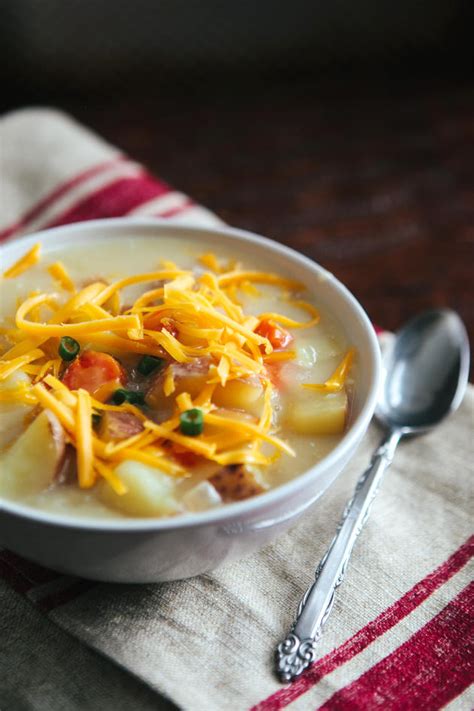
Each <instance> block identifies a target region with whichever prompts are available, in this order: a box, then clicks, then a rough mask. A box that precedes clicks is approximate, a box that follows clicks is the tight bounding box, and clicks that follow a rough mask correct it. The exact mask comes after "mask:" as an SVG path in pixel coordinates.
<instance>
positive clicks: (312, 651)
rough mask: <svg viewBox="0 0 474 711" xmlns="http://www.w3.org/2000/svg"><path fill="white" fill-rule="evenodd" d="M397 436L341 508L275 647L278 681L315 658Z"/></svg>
mask: <svg viewBox="0 0 474 711" xmlns="http://www.w3.org/2000/svg"><path fill="white" fill-rule="evenodd" d="M400 437H401V432H400V431H398V430H395V431H391V432H390V433H389V434H388V435H386V436H385V437H384V438H383V440H382V442H381V443H380V445H379V447H378V448H377V449H376V451H375V452H374V454H373V456H372V460H371V462H370V465H369V467H368V468H367V469H366V470H365V472H364V473H363V474H362V476H361V477H360V479H359V480H358V482H357V485H356V487H355V490H354V495H353V496H352V498H351V499H350V501H349V502H348V503H347V505H346V507H345V509H344V513H343V514H342V518H341V520H340V522H339V525H338V527H337V530H336V535H335V536H334V538H333V540H332V542H331V545H330V546H329V548H328V550H327V551H326V553H325V555H324V557H323V558H322V560H321V562H320V563H319V565H318V567H317V569H316V574H315V579H314V582H313V583H312V584H311V585H310V586H309V588H308V589H307V591H306V592H305V594H304V595H303V598H302V599H301V602H300V604H299V607H298V612H297V615H296V620H295V623H294V625H293V627H292V629H291V632H290V633H289V634H288V636H287V637H286V639H285V640H284V641H283V642H281V643H280V644H279V645H278V648H277V673H278V676H279V677H280V679H281V680H282V681H293V679H295V678H296V677H297V676H299V675H300V674H301V673H302V672H303V671H304V670H305V669H306V667H308V666H309V665H310V664H311V663H312V662H313V661H314V659H315V657H316V645H317V643H318V641H319V639H320V637H321V634H322V631H323V626H324V623H325V622H326V620H327V618H328V617H329V614H330V612H331V608H332V604H333V602H334V593H335V591H336V588H337V587H338V586H339V585H340V584H341V583H342V581H343V579H344V575H345V572H346V568H347V564H348V562H349V558H350V555H351V553H352V548H353V546H354V543H355V542H356V539H357V537H358V535H359V533H360V532H361V530H362V527H363V526H364V524H365V522H366V520H367V518H368V516H369V512H370V507H371V505H372V502H373V500H374V498H375V495H376V493H377V489H378V487H379V484H380V482H381V480H382V477H383V474H384V472H385V470H386V469H387V467H389V466H390V464H391V462H392V459H393V455H394V454H395V449H396V447H397V444H398V442H399V440H400Z"/></svg>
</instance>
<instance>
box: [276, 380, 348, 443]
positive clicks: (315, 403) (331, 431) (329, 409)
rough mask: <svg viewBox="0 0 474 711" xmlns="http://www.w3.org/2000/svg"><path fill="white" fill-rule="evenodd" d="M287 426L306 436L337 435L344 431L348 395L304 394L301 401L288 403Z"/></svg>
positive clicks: (341, 393) (343, 393)
mask: <svg viewBox="0 0 474 711" xmlns="http://www.w3.org/2000/svg"><path fill="white" fill-rule="evenodd" d="M286 408H287V410H286V414H285V416H284V421H285V424H286V426H287V427H288V428H289V429H290V430H293V432H298V434H305V435H335V434H341V433H342V432H343V431H344V427H345V424H346V417H347V394H346V392H345V390H341V391H340V392H338V393H319V392H311V393H309V392H308V393H304V394H303V395H302V396H301V399H300V400H292V401H291V402H288V403H287V406H286Z"/></svg>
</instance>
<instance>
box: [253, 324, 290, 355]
mask: <svg viewBox="0 0 474 711" xmlns="http://www.w3.org/2000/svg"><path fill="white" fill-rule="evenodd" d="M255 333H258V335H259V336H263V338H268V340H269V341H270V343H271V344H272V346H273V349H274V350H276V351H279V350H283V348H287V347H288V346H289V345H290V343H291V342H292V340H293V336H292V335H291V333H289V332H288V331H286V330H285V329H284V328H282V327H281V326H279V325H278V324H277V323H275V322H274V321H271V320H268V321H267V320H265V319H264V320H263V321H261V322H260V323H259V325H258V326H257V328H256V329H255Z"/></svg>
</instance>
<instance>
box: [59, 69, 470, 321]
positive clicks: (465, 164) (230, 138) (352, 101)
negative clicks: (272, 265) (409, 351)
mask: <svg viewBox="0 0 474 711" xmlns="http://www.w3.org/2000/svg"><path fill="white" fill-rule="evenodd" d="M64 108H65V109H67V110H70V111H72V112H74V113H75V115H76V116H77V117H78V119H79V120H81V121H83V122H85V123H86V124H89V125H90V126H91V127H93V128H94V129H95V130H97V131H98V132H100V133H101V134H102V135H103V136H105V137H106V138H107V139H108V140H109V141H111V142H113V143H115V144H117V145H119V146H121V147H122V148H123V149H124V150H125V151H127V152H128V153H129V154H130V155H132V156H133V157H135V158H137V159H139V160H140V161H143V162H144V163H146V164H147V165H148V166H149V167H150V169H151V170H152V171H154V172H155V173H156V174H158V175H160V176H162V177H163V178H165V179H166V180H167V181H169V182H171V183H172V184H173V185H174V186H176V187H178V188H179V189H180V190H183V191H184V192H187V193H189V194H190V195H191V196H193V197H194V198H195V199H196V200H197V201H198V202H201V203H202V204H204V205H206V206H208V207H210V208H212V209H213V210H215V211H216V212H217V213H218V214H219V215H220V216H221V217H222V218H223V219H224V220H225V221H227V222H228V223H230V224H232V225H236V226H239V227H243V228H247V229H249V230H253V231H256V232H259V233H261V234H263V235H266V236H269V237H272V238H273V239H275V240H278V241H280V242H284V243H285V244H288V245H291V246H292V247H294V248H295V249H298V250H300V251H301V252H303V253H304V254H306V255H308V256H310V257H312V258H313V259H315V260H316V261H318V262H320V263H321V264H323V265H324V266H325V267H326V268H327V269H329V270H330V271H332V272H334V274H335V275H336V276H337V277H339V278H340V279H341V280H342V281H343V282H344V283H345V284H346V285H347V286H348V287H349V288H350V289H351V291H352V292H353V293H354V294H355V295H356V297H357V298H358V299H359V300H360V301H361V303H362V304H363V306H364V307H365V309H366V310H367V312H368V313H369V315H370V317H371V318H372V319H373V321H374V322H375V323H377V324H380V325H382V326H384V327H386V328H389V329H397V328H398V327H399V326H400V325H401V324H402V323H403V322H404V321H405V320H406V319H408V318H410V317H411V316H413V315H414V314H416V313H417V312H419V311H420V310H422V309H426V308H429V307H432V306H449V307H451V308H453V309H456V310H457V311H458V312H459V313H460V315H461V316H462V318H463V319H464V321H465V322H466V324H467V326H468V329H469V331H470V333H471V334H473V333H474V306H473V298H472V281H473V279H474V272H473V262H474V260H473V243H474V91H473V89H472V86H471V85H469V84H467V83H466V81H465V80H464V81H460V82H459V83H458V84H456V83H453V82H452V81H451V82H448V81H446V80H445V81H443V82H438V83H435V82H433V81H432V80H430V81H427V80H417V81H414V82H413V83H411V84H409V85H407V84H406V83H404V82H400V81H398V82H397V83H394V84H391V85H389V86H387V85H384V84H383V83H381V82H380V81H379V82H375V83H374V82H372V83H369V84H364V83H362V84H361V85H359V86H358V87H356V86H354V85H351V86H350V88H349V89H348V87H347V86H345V85H344V83H342V82H339V83H336V84H334V83H329V84H327V85H326V86H325V87H323V88H322V87H321V86H319V87H318V86H317V85H315V84H311V83H309V82H301V83H296V84H293V85H289V84H281V85H275V84H271V85H256V86H254V87H251V88H248V87H247V88H243V87H242V86H240V88H238V87H236V88H235V89H232V88H227V90H226V91H225V92H216V91H214V92H213V91H211V90H209V91H204V90H202V91H199V92H197V91H196V90H193V89H192V88H190V87H186V86H183V87H182V89H181V90H178V91H175V92H161V93H160V92H158V94H157V95H156V96H151V95H148V93H147V92H139V93H135V94H132V95H130V96H127V95H126V93H125V94H122V93H121V95H120V98H117V99H114V98H113V97H112V98H108V99H107V100H104V99H101V98H100V97H98V98H97V99H88V100H68V101H66V102H65V104H64Z"/></svg>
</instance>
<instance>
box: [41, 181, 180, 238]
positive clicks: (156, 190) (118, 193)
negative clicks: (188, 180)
mask: <svg viewBox="0 0 474 711" xmlns="http://www.w3.org/2000/svg"><path fill="white" fill-rule="evenodd" d="M170 189H171V188H170V187H169V186H168V185H166V183H163V182H161V181H158V180H156V179H155V178H153V177H152V176H151V175H147V174H146V173H144V174H141V175H138V176H136V177H133V178H119V179H118V180H116V181H114V182H113V183H110V184H109V185H107V186H106V187H104V188H100V189H99V190H97V191H96V192H95V193H93V194H92V195H89V196H88V197H86V198H84V199H83V200H81V201H80V202H78V203H77V204H76V205H75V206H74V207H72V208H70V209H69V210H66V211H65V212H64V213H63V214H62V215H60V216H59V217H57V218H55V219H54V220H53V221H52V222H50V223H49V224H48V227H56V226H58V225H67V224H69V223H71V222H81V221H83V220H93V219H102V218H105V217H122V215H126V214H127V212H130V210H133V209H134V208H135V207H138V206H139V205H141V204H142V203H144V202H148V200H151V199H152V198H155V197H158V196H160V195H165V194H166V193H168V192H169V191H170Z"/></svg>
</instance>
